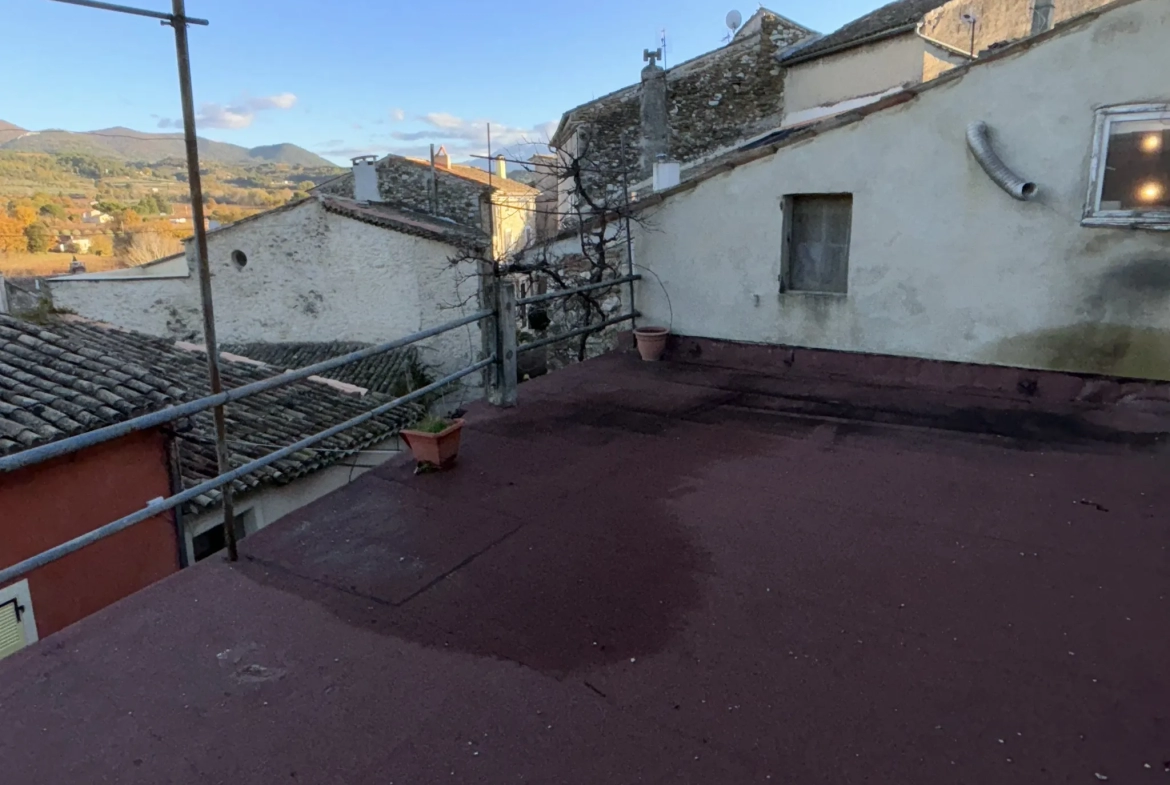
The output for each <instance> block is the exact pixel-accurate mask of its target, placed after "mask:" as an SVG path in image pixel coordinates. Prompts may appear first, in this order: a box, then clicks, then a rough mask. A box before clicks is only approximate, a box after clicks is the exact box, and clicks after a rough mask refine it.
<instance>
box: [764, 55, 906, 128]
mask: <svg viewBox="0 0 1170 785" xmlns="http://www.w3.org/2000/svg"><path fill="white" fill-rule="evenodd" d="M926 46H927V45H926V42H925V41H923V40H922V39H921V38H919V37H918V36H916V35H914V34H913V33H907V34H906V35H900V36H897V37H895V38H889V39H886V40H885V41H879V42H877V43H875V44H869V45H868V46H859V47H856V48H854V49H849V50H846V51H844V52H840V53H838V54H834V55H828V56H826V57H820V58H817V59H816V60H810V61H808V62H804V63H797V64H795V65H793V66H791V67H790V68H788V69H787V73H786V75H785V78H784V117H785V124H786V125H788V124H790V118H791V116H792V115H794V114H796V113H798V112H802V111H805V110H808V109H813V108H815V107H818V106H827V105H830V104H835V103H837V102H839V101H843V100H845V99H848V98H854V97H856V96H861V95H871V94H873V93H880V92H882V91H884V90H888V89H889V88H891V87H895V86H898V85H904V84H917V83H918V82H921V81H922V66H923V54H924V53H925V52H926Z"/></svg>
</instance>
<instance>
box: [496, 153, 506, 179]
mask: <svg viewBox="0 0 1170 785" xmlns="http://www.w3.org/2000/svg"><path fill="white" fill-rule="evenodd" d="M495 175H496V177H498V178H500V179H501V180H507V179H508V164H507V162H506V161H504V156H502V155H497V156H496V171H495Z"/></svg>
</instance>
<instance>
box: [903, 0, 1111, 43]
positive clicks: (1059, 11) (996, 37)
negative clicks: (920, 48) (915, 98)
mask: <svg viewBox="0 0 1170 785" xmlns="http://www.w3.org/2000/svg"><path fill="white" fill-rule="evenodd" d="M1054 2H1055V3H1056V12H1055V14H1054V15H1053V21H1054V23H1060V22H1063V21H1065V20H1066V19H1071V18H1072V17H1074V16H1080V15H1081V14H1083V13H1085V12H1086V11H1092V10H1093V9H1095V8H1100V7H1101V6H1103V5H1108V4H1109V3H1110V2H1112V0H1054ZM1033 3H1034V0H952V2H949V3H947V4H946V5H944V6H941V7H939V8H936V9H935V10H933V11H931V12H930V13H928V14H927V15H926V17H925V18H924V20H923V25H922V32H923V34H924V35H926V36H928V37H930V38H934V39H935V40H938V41H943V42H944V43H947V44H950V45H951V46H954V47H957V48H959V49H961V50H962V51H964V52H966V51H969V50H970V47H971V26H970V25H968V24H967V23H966V22H964V21H963V20H962V19H961V16H962V15H963V14H965V13H973V14H975V17H976V19H978V23H977V24H976V26H975V52H976V53H979V52H982V51H983V50H984V49H986V48H987V47H989V46H991V45H992V44H997V43H1000V42H1002V41H1014V40H1016V39H1019V38H1025V37H1027V36H1028V35H1029V34H1030V32H1031V30H1032V6H1033Z"/></svg>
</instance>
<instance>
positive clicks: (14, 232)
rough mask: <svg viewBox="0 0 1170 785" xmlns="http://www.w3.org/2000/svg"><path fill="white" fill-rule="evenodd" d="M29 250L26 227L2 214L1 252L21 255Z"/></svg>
mask: <svg viewBox="0 0 1170 785" xmlns="http://www.w3.org/2000/svg"><path fill="white" fill-rule="evenodd" d="M27 249H28V237H26V236H25V234H24V226H22V225H21V224H20V222H19V221H18V220H16V219H15V218H10V217H8V216H7V215H4V214H3V213H0V252H3V253H20V252H22V251H25V250H27Z"/></svg>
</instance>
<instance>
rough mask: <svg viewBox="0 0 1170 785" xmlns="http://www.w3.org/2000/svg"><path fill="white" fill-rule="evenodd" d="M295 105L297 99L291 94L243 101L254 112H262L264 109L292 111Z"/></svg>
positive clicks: (279, 94)
mask: <svg viewBox="0 0 1170 785" xmlns="http://www.w3.org/2000/svg"><path fill="white" fill-rule="evenodd" d="M296 103H297V97H296V96H295V95H293V94H292V93H278V94H277V95H267V96H262V97H260V98H249V99H247V100H246V101H245V104H246V105H247V107H248V108H249V109H251V110H253V111H255V112H262V111H264V110H265V109H292V108H293V107H294V106H295V105H296Z"/></svg>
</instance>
